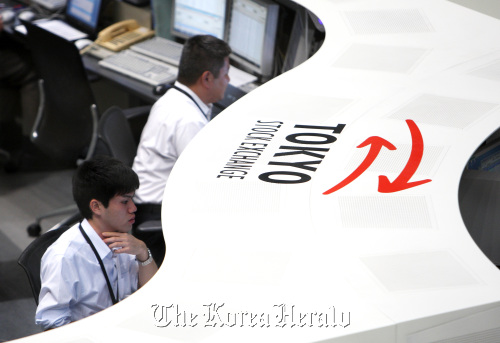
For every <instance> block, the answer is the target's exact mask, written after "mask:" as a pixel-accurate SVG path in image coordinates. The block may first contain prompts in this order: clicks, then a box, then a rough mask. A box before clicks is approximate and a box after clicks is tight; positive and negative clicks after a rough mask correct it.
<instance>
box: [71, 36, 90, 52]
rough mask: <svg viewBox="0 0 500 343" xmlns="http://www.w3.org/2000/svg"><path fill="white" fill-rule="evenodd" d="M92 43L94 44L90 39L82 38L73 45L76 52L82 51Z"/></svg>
mask: <svg viewBox="0 0 500 343" xmlns="http://www.w3.org/2000/svg"><path fill="white" fill-rule="evenodd" d="M92 43H94V42H93V41H91V40H90V39H87V38H82V39H79V40H77V41H75V45H76V47H77V48H78V50H82V49H83V48H85V47H86V46H88V45H90V44H92Z"/></svg>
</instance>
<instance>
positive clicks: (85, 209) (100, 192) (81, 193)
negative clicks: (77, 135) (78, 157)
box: [73, 156, 139, 219]
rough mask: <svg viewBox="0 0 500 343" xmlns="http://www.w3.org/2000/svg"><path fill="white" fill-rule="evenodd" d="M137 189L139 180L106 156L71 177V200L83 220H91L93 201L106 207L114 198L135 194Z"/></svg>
mask: <svg viewBox="0 0 500 343" xmlns="http://www.w3.org/2000/svg"><path fill="white" fill-rule="evenodd" d="M137 188H139V178H138V177H137V174H136V173H135V172H134V171H133V170H132V168H130V167H128V166H127V165H125V164H124V163H123V162H121V161H120V160H117V159H115V158H112V157H109V156H97V157H95V158H93V159H91V160H88V161H85V162H83V163H82V164H81V165H80V166H79V167H78V169H77V170H76V172H75V174H74V175H73V199H74V200H75V202H76V204H77V206H78V209H79V210H80V213H81V214H82V216H83V217H84V218H86V219H91V218H92V214H93V213H92V210H91V209H90V201H91V200H92V199H96V200H98V201H100V202H101V203H102V204H103V205H104V207H108V205H109V200H110V199H111V198H113V197H114V196H115V195H123V194H127V193H130V192H134V191H135V190H136V189H137Z"/></svg>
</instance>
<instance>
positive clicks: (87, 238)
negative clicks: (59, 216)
mask: <svg viewBox="0 0 500 343" xmlns="http://www.w3.org/2000/svg"><path fill="white" fill-rule="evenodd" d="M80 232H81V233H82V235H83V237H85V240H86V241H87V243H89V245H90V247H91V248H92V251H93V252H94V254H95V257H97V261H98V262H99V265H100V266H101V270H102V273H103V274H104V277H105V278H106V283H107V284H108V290H109V295H110V296H111V301H112V302H113V305H114V304H116V303H117V302H118V300H117V299H116V297H115V293H114V292H113V288H111V282H109V278H108V273H106V269H105V268H104V263H103V262H102V260H101V257H100V256H99V254H98V253H97V250H96V248H95V246H94V244H92V241H91V240H90V238H89V236H88V235H87V233H86V232H85V231H84V230H83V228H82V223H80Z"/></svg>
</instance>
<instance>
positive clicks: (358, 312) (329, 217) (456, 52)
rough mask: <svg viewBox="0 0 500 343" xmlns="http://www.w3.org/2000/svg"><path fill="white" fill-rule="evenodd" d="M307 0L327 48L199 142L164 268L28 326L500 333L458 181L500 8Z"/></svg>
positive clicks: (412, 338)
mask: <svg viewBox="0 0 500 343" xmlns="http://www.w3.org/2000/svg"><path fill="white" fill-rule="evenodd" d="M297 2H300V3H302V4H303V5H304V6H307V8H308V9H310V10H311V11H312V12H313V13H316V14H317V15H318V16H319V17H320V19H321V20H322V22H323V23H324V25H325V29H326V39H325V42H324V44H323V46H322V48H321V49H320V50H319V51H318V53H316V54H315V55H314V56H313V57H312V58H310V59H309V60H308V61H306V62H305V63H303V64H302V65H300V66H299V67H297V68H295V69H293V70H291V71H290V72H287V73H285V74H283V75H281V76H279V77H277V78H275V79H273V80H271V81H270V82H268V83H266V84H264V85H263V86H261V87H259V88H258V89H256V90H255V91H253V92H251V93H250V94H249V95H248V96H246V97H244V98H243V99H241V100H240V101H238V102H236V103H235V104H234V105H233V106H231V107H230V108H228V109H227V110H226V111H223V112H222V113H221V114H220V115H219V116H218V117H217V118H215V119H214V120H213V121H211V122H210V123H209V124H208V125H207V127H206V128H205V129H204V130H202V131H201V132H200V134H199V135H197V136H196V137H195V139H194V140H193V141H192V143H191V144H190V145H189V146H188V147H187V149H186V150H185V152H184V153H183V155H182V156H181V158H180V159H179V161H178V163H177V164H176V166H175V168H174V170H173V172H172V174H171V176H170V178H169V182H168V184H167V186H166V189H165V197H164V201H163V206H162V220H163V226H164V235H165V240H166V243H167V244H166V245H167V254H166V257H165V261H164V263H163V265H162V267H161V269H160V270H159V272H158V274H157V275H156V276H155V277H154V278H153V279H152V280H151V281H150V282H149V283H148V284H147V285H145V286H144V287H143V288H142V289H141V290H139V291H138V292H137V293H136V294H134V295H132V296H130V297H129V298H127V299H126V300H124V301H122V302H120V303H119V304H117V305H116V306H114V307H112V308H110V309H108V310H105V311H102V312H101V313H99V314H96V315H94V316H92V317H89V318H86V319H84V320H82V321H80V322H77V323H73V324H70V325H68V326H66V327H63V328H60V329H57V330H53V331H49V332H46V333H43V334H41V335H37V336H35V337H29V338H26V339H25V340H24V341H25V342H37V343H38V342H55V341H62V340H65V341H73V340H74V341H76V340H85V341H87V342H100V341H111V340H117V339H119V340H123V341H127V342H131V341H140V340H144V339H147V340H148V342H319V341H321V342H342V343H346V342H394V343H395V342H432V341H441V340H442V341H445V340H448V341H454V342H458V341H483V340H484V341H488V339H486V337H493V338H491V339H490V340H489V341H495V337H496V338H498V333H499V332H500V321H499V320H498V318H500V292H499V291H498V290H499V289H500V272H499V271H498V268H496V267H495V266H494V265H493V264H492V263H491V262H490V261H489V260H488V259H487V258H486V257H485V255H484V254H482V252H481V251H480V250H479V248H478V247H477V246H476V244H475V243H474V241H473V240H472V239H471V237H470V235H469V234H468V232H467V229H466V227H465V226H464V223H463V221H462V219H461V215H460V210H459V206H458V199H457V196H458V187H459V182H460V179H461V175H462V171H463V169H464V167H465V165H466V163H467V161H468V160H469V158H470V156H471V155H472V153H473V152H474V151H475V150H476V148H477V147H478V146H479V145H480V144H481V142H482V141H483V140H484V139H485V138H486V137H488V136H489V135H490V134H491V133H492V132H493V131H495V130H496V129H497V128H498V127H499V126H500V99H499V98H498V94H500V78H499V76H498V72H495V70H498V69H497V68H498V65H499V63H500V62H499V61H500V40H498V37H499V36H500V21H499V20H497V19H493V18H491V17H488V16H486V15H482V14H480V13H478V12H475V11H472V10H469V9H466V8H463V7H460V6H458V5H455V4H453V3H450V2H448V1H444V0H421V1H410V0H384V1H377V2H376V4H375V3H374V2H373V1H360V0H351V1H330V0H307V1H306V0H301V1H297ZM388 181H389V182H388Z"/></svg>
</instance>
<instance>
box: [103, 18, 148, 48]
mask: <svg viewBox="0 0 500 343" xmlns="http://www.w3.org/2000/svg"><path fill="white" fill-rule="evenodd" d="M154 34H155V32H154V31H153V30H150V29H148V28H146V27H144V26H139V24H138V23H137V21H136V20H134V19H128V20H124V21H120V22H118V23H115V24H113V25H110V26H108V27H107V28H105V29H104V30H102V31H101V32H99V34H98V35H97V39H96V41H95V43H96V44H99V45H100V46H103V47H105V48H107V49H109V50H112V51H120V50H123V49H126V48H128V47H129V46H130V45H132V44H135V43H137V42H139V41H141V40H144V39H147V38H150V37H152V36H154Z"/></svg>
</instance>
